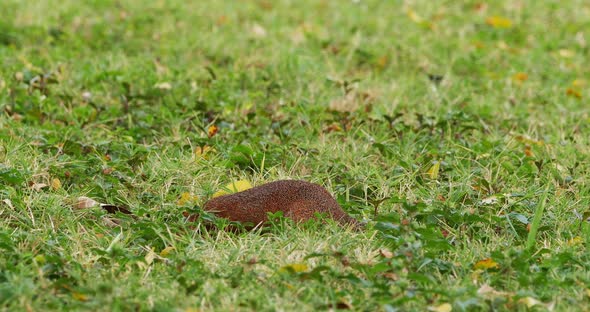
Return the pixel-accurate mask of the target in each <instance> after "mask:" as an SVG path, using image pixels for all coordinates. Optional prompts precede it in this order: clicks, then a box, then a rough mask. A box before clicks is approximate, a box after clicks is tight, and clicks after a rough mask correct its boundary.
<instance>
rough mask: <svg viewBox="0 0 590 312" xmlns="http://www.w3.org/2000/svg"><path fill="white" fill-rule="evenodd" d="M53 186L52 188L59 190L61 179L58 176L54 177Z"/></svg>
mask: <svg viewBox="0 0 590 312" xmlns="http://www.w3.org/2000/svg"><path fill="white" fill-rule="evenodd" d="M51 188H52V189H53V190H54V191H57V190H59V189H60V188H61V181H60V180H59V179H58V178H53V179H52V180H51Z"/></svg>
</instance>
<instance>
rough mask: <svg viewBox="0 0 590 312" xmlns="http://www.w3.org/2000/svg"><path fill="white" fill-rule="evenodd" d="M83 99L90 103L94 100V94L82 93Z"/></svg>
mask: <svg viewBox="0 0 590 312" xmlns="http://www.w3.org/2000/svg"><path fill="white" fill-rule="evenodd" d="M82 99H83V100H84V101H86V102H88V101H90V100H91V99H92V93H90V92H88V91H84V92H82Z"/></svg>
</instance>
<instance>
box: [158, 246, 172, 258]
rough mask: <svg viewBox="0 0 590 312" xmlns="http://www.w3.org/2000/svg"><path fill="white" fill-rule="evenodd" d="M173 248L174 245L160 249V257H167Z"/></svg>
mask: <svg viewBox="0 0 590 312" xmlns="http://www.w3.org/2000/svg"><path fill="white" fill-rule="evenodd" d="M173 250H174V247H172V246H168V247H166V248H164V249H162V251H160V257H167V256H168V255H169V254H170V253H171V252H172V251H173Z"/></svg>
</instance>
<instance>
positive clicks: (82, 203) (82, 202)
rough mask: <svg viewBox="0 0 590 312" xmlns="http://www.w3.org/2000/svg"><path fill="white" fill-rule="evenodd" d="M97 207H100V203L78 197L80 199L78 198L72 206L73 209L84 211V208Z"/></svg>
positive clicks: (84, 197) (88, 198)
mask: <svg viewBox="0 0 590 312" xmlns="http://www.w3.org/2000/svg"><path fill="white" fill-rule="evenodd" d="M98 205H100V203H99V202H97V201H96V200H94V199H92V198H90V197H86V196H80V197H78V200H77V201H76V204H75V205H74V208H76V209H86V208H92V207H95V206H98Z"/></svg>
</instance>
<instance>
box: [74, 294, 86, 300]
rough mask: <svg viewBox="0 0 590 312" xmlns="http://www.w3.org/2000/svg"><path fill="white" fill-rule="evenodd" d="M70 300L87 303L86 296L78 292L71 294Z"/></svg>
mask: <svg viewBox="0 0 590 312" xmlns="http://www.w3.org/2000/svg"><path fill="white" fill-rule="evenodd" d="M72 298H74V299H76V300H78V301H88V296H86V295H85V294H83V293H79V292H72Z"/></svg>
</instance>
